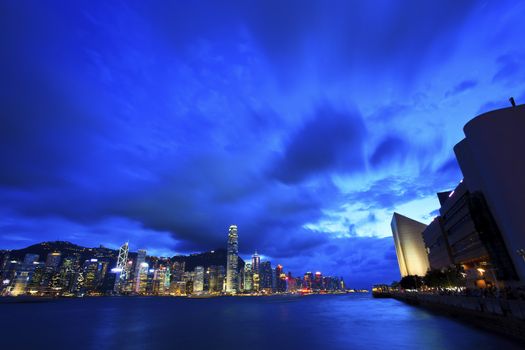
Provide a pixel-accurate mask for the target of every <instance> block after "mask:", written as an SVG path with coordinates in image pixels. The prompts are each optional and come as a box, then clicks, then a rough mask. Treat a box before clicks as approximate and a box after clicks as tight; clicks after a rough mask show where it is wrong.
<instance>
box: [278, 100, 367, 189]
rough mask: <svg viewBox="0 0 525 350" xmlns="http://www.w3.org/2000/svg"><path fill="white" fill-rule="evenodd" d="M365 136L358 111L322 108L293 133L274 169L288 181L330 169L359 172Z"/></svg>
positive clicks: (294, 180)
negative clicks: (347, 111)
mask: <svg viewBox="0 0 525 350" xmlns="http://www.w3.org/2000/svg"><path fill="white" fill-rule="evenodd" d="M365 136H366V128H365V126H364V123H363V121H362V119H361V116H360V115H359V114H358V113H357V112H350V113H343V112H339V111H336V110H334V109H332V108H330V107H326V106H325V107H322V108H320V109H318V110H317V111H316V113H315V115H314V117H313V118H312V119H310V120H308V121H307V122H306V123H305V124H304V125H302V126H301V127H300V129H299V130H298V131H297V132H295V134H293V135H292V136H291V138H290V141H289V142H288V144H287V145H286V148H285V150H284V154H283V156H282V158H281V159H279V161H278V162H277V163H276V165H275V167H274V169H273V171H272V172H273V174H274V176H275V177H276V178H277V179H279V180H281V181H283V182H285V183H297V182H300V181H301V180H303V179H305V178H307V177H309V176H311V175H316V174H320V173H323V172H326V171H328V170H336V171H337V170H338V171H343V172H349V173H352V172H356V171H358V170H360V169H362V167H363V163H364V159H363V141H364V138H365Z"/></svg>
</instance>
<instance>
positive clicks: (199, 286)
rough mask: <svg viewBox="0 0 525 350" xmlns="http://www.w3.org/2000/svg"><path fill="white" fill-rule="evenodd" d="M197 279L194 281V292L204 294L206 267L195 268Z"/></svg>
mask: <svg viewBox="0 0 525 350" xmlns="http://www.w3.org/2000/svg"><path fill="white" fill-rule="evenodd" d="M194 272H195V277H194V279H193V292H194V293H197V294H199V293H202V292H203V291H204V267H202V266H197V267H195V270H194Z"/></svg>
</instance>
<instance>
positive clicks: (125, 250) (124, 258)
mask: <svg viewBox="0 0 525 350" xmlns="http://www.w3.org/2000/svg"><path fill="white" fill-rule="evenodd" d="M128 254H129V244H128V242H126V243H124V244H123V245H122V246H121V247H120V249H119V251H118V258H117V266H115V268H114V269H112V270H111V271H112V272H113V273H115V274H116V276H115V285H114V287H113V291H115V292H117V293H118V292H120V291H121V289H122V286H123V285H124V282H125V281H126V278H127V277H128V275H129V271H128Z"/></svg>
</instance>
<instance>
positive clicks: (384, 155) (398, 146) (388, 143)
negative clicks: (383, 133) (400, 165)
mask: <svg viewBox="0 0 525 350" xmlns="http://www.w3.org/2000/svg"><path fill="white" fill-rule="evenodd" d="M409 149H410V147H409V145H408V144H407V142H405V140H403V139H401V138H399V137H397V136H394V135H391V136H388V137H386V138H385V139H384V140H383V141H381V143H380V144H379V146H377V148H376V149H375V151H374V153H372V156H371V157H370V163H371V164H372V165H373V166H375V167H377V166H380V165H385V164H388V163H392V162H402V161H403V160H404V158H405V157H406V156H407V154H408V152H409Z"/></svg>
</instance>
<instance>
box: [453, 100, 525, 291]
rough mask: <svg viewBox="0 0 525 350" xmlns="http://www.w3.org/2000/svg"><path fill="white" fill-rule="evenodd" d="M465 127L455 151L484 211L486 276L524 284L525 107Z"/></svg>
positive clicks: (482, 117)
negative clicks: (521, 250)
mask: <svg viewBox="0 0 525 350" xmlns="http://www.w3.org/2000/svg"><path fill="white" fill-rule="evenodd" d="M463 131H464V133H465V138H464V139H463V140H462V141H460V142H459V143H458V144H457V145H456V146H455V147H454V152H455V154H456V158H457V160H458V163H459V167H460V168H461V171H462V173H463V176H464V179H463V183H464V184H465V187H466V192H468V193H469V195H470V196H472V197H473V200H474V203H477V207H478V208H477V210H478V211H480V212H482V213H485V215H477V216H476V220H475V222H476V223H477V225H478V231H479V232H482V233H483V235H482V238H483V240H484V242H485V247H486V248H487V250H488V253H489V256H490V260H491V263H492V267H490V269H491V270H490V271H487V273H486V275H488V276H490V275H492V276H494V275H496V276H497V277H498V279H502V280H507V283H509V284H513V283H516V284H518V285H519V284H521V285H523V281H525V264H524V263H523V260H522V259H521V257H520V255H519V254H518V251H519V249H523V248H525V234H524V232H525V220H524V218H523V213H525V201H524V198H525V161H524V160H523V159H524V158H523V155H522V150H524V149H525V135H524V131H525V105H519V106H513V107H510V108H503V109H499V110H495V111H491V112H488V113H484V114H481V115H479V116H477V117H475V118H474V119H472V120H470V121H469V122H468V123H467V124H466V125H465V127H464V128H463ZM453 196H456V193H454V195H453ZM450 237H451V236H450V235H449V238H450ZM517 280H521V283H519V282H517Z"/></svg>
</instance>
